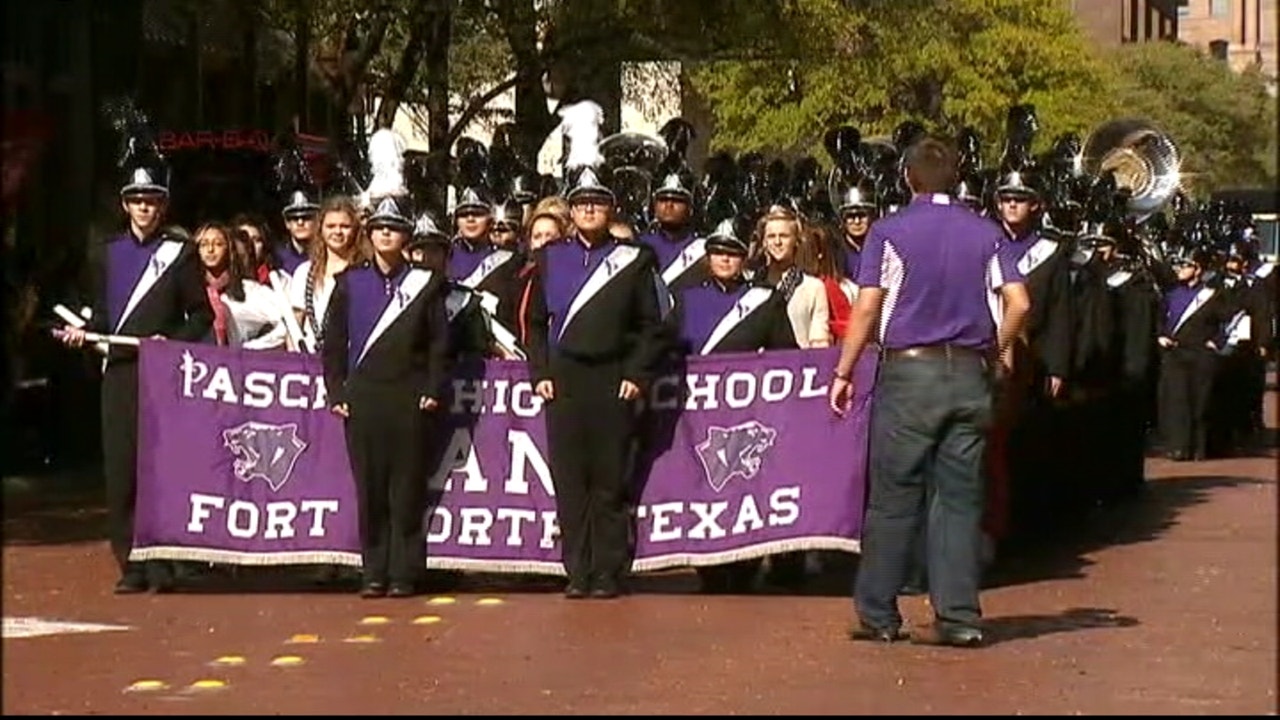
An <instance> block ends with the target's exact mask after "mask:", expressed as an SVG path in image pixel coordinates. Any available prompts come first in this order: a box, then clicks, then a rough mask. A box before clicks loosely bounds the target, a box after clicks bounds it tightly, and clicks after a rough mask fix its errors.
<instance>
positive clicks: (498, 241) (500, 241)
mask: <svg viewBox="0 0 1280 720" xmlns="http://www.w3.org/2000/svg"><path fill="white" fill-rule="evenodd" d="M523 219H524V208H522V207H521V206H520V204H519V203H517V202H515V201H514V200H507V201H505V202H501V203H498V204H497V206H495V207H494V208H493V229H492V230H490V231H489V242H491V243H493V246H494V247H496V248H498V249H499V250H511V251H513V252H515V253H517V254H519V252H520V245H521V243H520V230H521V228H522V226H523V224H524V223H523V222H522V221H523Z"/></svg>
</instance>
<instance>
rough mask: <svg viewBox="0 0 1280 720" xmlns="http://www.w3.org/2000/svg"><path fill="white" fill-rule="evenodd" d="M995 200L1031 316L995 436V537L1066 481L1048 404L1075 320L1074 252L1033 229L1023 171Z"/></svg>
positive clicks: (1036, 215)
mask: <svg viewBox="0 0 1280 720" xmlns="http://www.w3.org/2000/svg"><path fill="white" fill-rule="evenodd" d="M995 200H996V204H997V208H996V217H997V218H998V219H999V220H1000V221H1001V223H1002V224H1003V226H1004V231H1005V237H1004V240H1003V242H1002V244H1001V247H1000V252H1001V254H1002V255H1003V256H1004V257H1005V258H1006V259H1008V260H1009V261H1011V262H1014V263H1016V264H1017V267H1018V272H1019V273H1020V274H1021V275H1022V276H1023V277H1025V278H1026V286H1027V292H1028V293H1029V294H1030V295H1031V316H1030V317H1029V318H1028V319H1027V323H1026V329H1025V332H1024V337H1023V338H1021V339H1020V340H1019V342H1018V343H1017V344H1016V345H1015V348H1014V352H1015V356H1016V359H1015V361H1014V363H1013V377H1011V378H1009V380H1008V383H1007V387H1008V391H1007V392H1006V393H1003V397H1002V398H1000V408H999V410H998V412H997V418H998V419H997V421H996V425H997V431H996V432H997V433H1001V434H1007V445H1005V446H1004V448H1005V450H1006V453H1007V454H1005V456H1004V458H1003V459H1002V462H1004V463H1005V465H1004V468H1005V469H1006V471H1007V475H1002V476H998V477H995V478H993V483H992V485H993V491H992V497H993V507H992V512H991V514H990V515H989V520H988V531H989V532H990V533H991V534H992V535H993V536H994V537H995V538H997V539H999V538H1001V537H1003V536H1004V535H1005V533H1006V520H1007V519H1010V518H1015V519H1016V520H1019V521H1020V520H1024V519H1027V518H1029V517H1033V516H1036V515H1037V513H1039V512H1041V511H1043V510H1045V509H1046V508H1045V506H1046V505H1047V504H1048V503H1049V502H1050V498H1051V492H1052V491H1053V490H1054V489H1055V488H1058V487H1060V486H1061V485H1062V482H1063V481H1069V478H1065V477H1062V475H1063V474H1064V473H1062V472H1058V471H1059V470H1061V469H1062V466H1061V465H1060V464H1058V463H1052V464H1050V465H1048V466H1046V464H1045V458H1046V457H1054V456H1055V452H1054V450H1055V449H1056V448H1057V447H1058V446H1057V444H1056V443H1055V442H1054V440H1053V438H1054V435H1055V430H1056V425H1055V422H1056V421H1057V420H1058V419H1059V416H1058V415H1057V413H1056V408H1054V407H1053V405H1052V402H1053V400H1054V399H1055V398H1057V397H1059V395H1060V394H1061V393H1062V387H1063V383H1064V381H1065V379H1066V378H1067V376H1068V375H1069V373H1070V368H1071V339H1072V328H1073V324H1074V321H1073V315H1072V310H1073V308H1072V305H1071V276H1070V270H1071V262H1070V261H1071V252H1070V250H1069V249H1068V247H1067V244H1066V243H1060V242H1058V241H1055V240H1050V239H1049V238H1046V237H1041V236H1040V234H1039V233H1038V232H1037V231H1036V227H1037V226H1038V224H1039V222H1040V218H1041V215H1040V213H1041V212H1042V210H1043V205H1042V203H1041V195H1040V192H1039V190H1037V189H1036V187H1034V186H1033V184H1032V181H1031V178H1030V177H1029V176H1028V174H1027V173H1025V172H1023V171H1020V170H1012V171H1008V172H1006V173H1004V174H1002V175H1001V176H1000V177H999V178H998V182H997V185H996V191H995ZM997 447H1000V446H999V445H997ZM1004 498H1008V506H1007V511H1008V513H1010V514H1008V515H1006V514H1005V513H1006V507H1005V506H1004V503H1005V500H1004ZM1014 524H1015V525H1016V522H1015V523H1014Z"/></svg>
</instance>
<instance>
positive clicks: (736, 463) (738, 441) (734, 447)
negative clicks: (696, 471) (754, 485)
mask: <svg viewBox="0 0 1280 720" xmlns="http://www.w3.org/2000/svg"><path fill="white" fill-rule="evenodd" d="M777 437H778V431H777V430H774V429H773V428H771V427H766V426H764V425H761V424H760V423H758V422H756V421H755V420H751V421H748V422H745V423H742V424H740V425H734V426H733V427H727V428H722V427H715V426H712V427H710V428H708V429H707V439H706V440H704V441H702V442H700V443H698V444H697V445H696V446H695V447H694V449H695V450H696V451H697V453H698V459H699V460H701V461H702V469H703V470H704V471H705V472H706V475H707V482H708V483H709V484H710V485H711V489H713V490H715V491H716V492H720V491H721V490H723V489H724V486H725V485H728V484H729V481H730V480H732V479H733V478H734V477H735V476H736V477H740V478H742V479H743V480H750V479H751V478H753V477H755V476H756V474H757V473H759V472H760V463H761V462H763V461H764V456H765V454H766V453H767V452H769V449H770V448H772V447H773V443H774V441H775V440H776V439H777Z"/></svg>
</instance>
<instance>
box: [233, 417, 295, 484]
mask: <svg viewBox="0 0 1280 720" xmlns="http://www.w3.org/2000/svg"><path fill="white" fill-rule="evenodd" d="M222 444H223V445H224V446H225V447H226V448H227V449H228V450H230V451H231V454H232V455H233V456H234V457H235V462H234V463H233V469H234V470H235V473H236V477H237V478H239V479H240V480H241V482H250V481H252V480H253V479H254V478H260V479H262V480H264V481H266V483H267V485H269V486H270V487H271V491H272V492H277V491H279V490H280V488H282V487H284V484H285V483H287V482H289V477H290V476H291V475H293V468H294V466H295V465H297V463H298V458H299V457H301V456H302V451H304V450H306V449H307V444H306V443H305V442H303V441H302V439H301V438H299V437H298V426H297V425H296V424H294V423H285V424H283V425H272V424H270V423H261V422H253V421H249V422H247V423H243V424H241V425H237V426H236V427H233V428H230V429H228V430H223V431H222Z"/></svg>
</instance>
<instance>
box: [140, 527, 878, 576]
mask: <svg viewBox="0 0 1280 720" xmlns="http://www.w3.org/2000/svg"><path fill="white" fill-rule="evenodd" d="M807 550H834V551H837V552H847V553H854V554H856V553H859V552H861V550H862V545H861V543H859V542H858V541H857V540H852V539H850V538H845V537H836V536H822V535H818V536H808V537H801V538H789V539H786V540H771V541H769V542H763V543H753V544H751V545H748V546H746V547H742V548H737V549H735V550H723V551H720V552H712V553H695V552H685V553H668V554H663V555H655V556H652V557H647V558H639V559H637V560H636V561H635V562H633V563H632V564H631V571H632V572H636V573H642V572H655V571H658V570H671V569H675V568H682V567H710V566H713V565H724V564H726V563H731V562H737V561H739V560H752V559H755V558H763V557H768V556H770V555H778V554H780V553H789V552H802V551H807ZM129 559H130V560H132V561H135V562H143V561H146V560H179V561H190V562H208V563H218V564H223V565H246V566H256V567H269V566H279V565H347V566H350V567H360V564H361V563H360V554H359V553H351V552H341V551H337V550H314V551H298V552H241V551H238V550H217V549H214V548H195V547H180V546H175V545H157V546H154V547H147V548H135V549H134V550H133V551H132V552H130V553H129ZM426 567H427V569H428V570H459V571H464V572H480V573H497V574H531V575H557V576H561V577H563V576H564V575H565V571H564V565H563V564H561V563H560V562H559V561H548V560H498V559H480V558H460V557H449V556H428V557H427V563H426Z"/></svg>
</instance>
